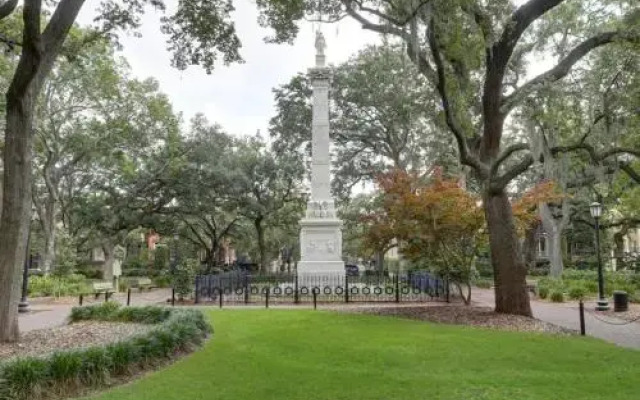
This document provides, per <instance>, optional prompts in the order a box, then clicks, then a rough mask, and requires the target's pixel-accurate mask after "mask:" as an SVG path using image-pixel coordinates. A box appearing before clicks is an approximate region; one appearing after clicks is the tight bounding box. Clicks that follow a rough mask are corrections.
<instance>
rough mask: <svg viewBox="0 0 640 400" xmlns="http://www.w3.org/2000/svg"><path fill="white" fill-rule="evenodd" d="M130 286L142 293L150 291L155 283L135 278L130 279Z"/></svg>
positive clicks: (147, 279)
mask: <svg viewBox="0 0 640 400" xmlns="http://www.w3.org/2000/svg"><path fill="white" fill-rule="evenodd" d="M129 285H130V286H131V287H132V288H137V289H139V290H140V291H141V292H142V291H143V290H150V289H151V287H152V286H153V282H152V281H151V279H149V278H133V279H129Z"/></svg>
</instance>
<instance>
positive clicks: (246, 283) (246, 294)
mask: <svg viewBox="0 0 640 400" xmlns="http://www.w3.org/2000/svg"><path fill="white" fill-rule="evenodd" d="M244 304H249V275H245V276H244Z"/></svg>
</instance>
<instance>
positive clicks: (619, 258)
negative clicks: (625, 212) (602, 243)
mask: <svg viewBox="0 0 640 400" xmlns="http://www.w3.org/2000/svg"><path fill="white" fill-rule="evenodd" d="M627 231H628V229H627V228H626V227H623V228H622V230H620V231H619V232H616V233H614V234H613V243H614V249H615V250H614V251H615V253H614V259H615V266H616V270H618V269H622V268H624V267H625V263H624V236H625V235H626V234H627Z"/></svg>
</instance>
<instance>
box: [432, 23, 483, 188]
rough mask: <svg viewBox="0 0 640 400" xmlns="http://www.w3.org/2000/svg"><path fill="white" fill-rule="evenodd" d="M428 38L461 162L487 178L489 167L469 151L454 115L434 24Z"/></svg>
mask: <svg viewBox="0 0 640 400" xmlns="http://www.w3.org/2000/svg"><path fill="white" fill-rule="evenodd" d="M428 37H429V47H430V48H431V53H432V55H433V59H434V61H435V64H436V73H437V78H438V79H437V85H436V87H437V89H438V93H439V94H440V99H441V100H442V108H443V109H444V114H445V120H446V123H447V126H448V127H449V129H450V130H451V132H452V133H453V136H454V137H455V139H456V142H457V144H458V152H459V154H460V161H461V162H462V164H464V165H467V166H470V167H472V168H473V169H474V171H475V172H476V173H477V174H478V176H480V177H481V178H486V177H487V176H488V170H487V167H486V166H485V165H484V164H483V163H481V162H480V160H479V159H478V158H477V157H475V156H473V155H472V154H471V152H470V151H469V146H468V144H467V138H466V136H465V134H464V130H463V129H462V127H461V126H460V124H459V123H458V121H457V119H456V117H455V115H454V111H453V108H454V107H453V105H452V104H451V100H450V98H449V93H448V91H447V90H448V89H447V75H446V71H445V66H444V62H443V61H442V56H441V55H440V51H439V47H438V43H437V40H436V37H435V32H434V30H433V23H432V24H431V26H430V27H429V34H428Z"/></svg>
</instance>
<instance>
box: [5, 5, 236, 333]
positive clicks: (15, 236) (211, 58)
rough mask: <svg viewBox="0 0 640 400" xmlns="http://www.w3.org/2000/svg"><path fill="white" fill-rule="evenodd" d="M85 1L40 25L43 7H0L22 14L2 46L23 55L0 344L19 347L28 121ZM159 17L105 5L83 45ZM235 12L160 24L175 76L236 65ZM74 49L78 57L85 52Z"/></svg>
mask: <svg viewBox="0 0 640 400" xmlns="http://www.w3.org/2000/svg"><path fill="white" fill-rule="evenodd" d="M83 4H84V1H83V0H60V1H59V2H53V3H51V6H52V8H53V9H52V10H51V13H50V15H51V17H50V18H49V20H48V21H46V23H45V22H44V21H43V15H44V11H45V10H44V9H43V2H42V0H25V1H24V5H23V7H22V9H19V8H17V5H18V1H17V0H4V1H2V3H0V22H1V21H3V20H5V19H6V18H8V17H10V16H11V15H12V14H13V13H14V12H20V13H21V14H22V20H23V26H22V27H21V29H20V31H21V32H20V33H21V34H20V35H19V37H17V38H16V37H9V36H7V35H6V32H0V33H5V34H2V35H0V40H1V41H2V42H3V43H5V44H6V45H7V46H8V48H9V49H10V50H11V49H13V48H14V47H20V49H21V52H20V58H19V61H18V64H17V67H16V69H15V73H14V75H13V77H12V79H11V83H10V85H9V87H8V89H7V93H6V100H7V102H6V125H5V135H4V140H5V143H4V149H3V162H4V177H3V193H2V195H3V201H2V215H1V219H0V342H4V341H16V340H17V339H18V334H19V332H18V319H17V317H18V316H17V306H18V300H19V296H20V281H21V273H20V270H21V269H22V265H23V263H24V258H25V247H26V241H27V236H28V230H29V223H30V220H31V187H32V185H31V168H32V154H31V149H32V147H33V141H34V135H33V115H34V107H35V104H36V100H37V98H38V96H39V94H40V91H41V89H42V86H43V84H44V82H45V80H46V78H47V76H48V75H49V73H50V72H51V70H52V69H53V67H54V64H55V62H56V60H57V58H58V56H59V55H60V53H61V52H62V50H63V44H64V42H65V39H66V38H67V36H68V33H69V31H70V29H71V27H72V25H73V24H74V21H75V20H76V17H77V16H78V13H79V12H80V9H81V7H82V5H83ZM147 5H152V6H154V7H156V8H160V9H164V3H163V2H162V0H125V1H123V2H113V1H106V0H105V1H103V2H101V4H100V6H99V8H98V10H99V15H98V16H97V17H96V21H97V25H98V26H97V27H96V29H95V31H94V32H93V33H92V34H90V35H88V37H87V38H86V40H85V41H84V43H85V44H86V43H90V42H91V41H93V40H94V39H95V38H98V37H102V36H107V37H114V34H115V33H116V31H117V30H118V29H130V28H135V27H137V26H138V25H139V24H140V19H139V14H140V13H142V12H143V11H144V8H145V6H147ZM232 9H233V8H232V7H231V5H230V4H228V3H223V2H219V1H207V0H200V1H197V2H195V3H194V2H180V3H179V4H178V7H177V9H176V11H175V14H173V15H172V16H169V17H165V18H163V19H162V29H163V31H164V32H165V33H166V34H168V35H169V36H170V38H171V42H170V46H169V49H170V50H172V51H173V54H174V58H173V63H174V65H176V66H177V67H179V68H185V67H186V66H187V65H191V64H196V65H197V64H199V65H203V66H204V67H205V69H206V70H207V71H209V72H210V71H211V70H212V69H213V66H214V64H215V61H216V60H217V58H218V55H220V54H222V55H223V59H224V62H226V63H229V62H235V61H239V60H240V56H239V54H238V48H239V46H240V42H239V40H238V38H237V37H236V35H235V29H234V26H233V23H232V22H231V21H230V12H231V11H232ZM82 47H83V46H82V44H81V45H79V48H78V49H74V50H75V51H72V53H71V54H76V53H77V51H79V50H81V49H82Z"/></svg>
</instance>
